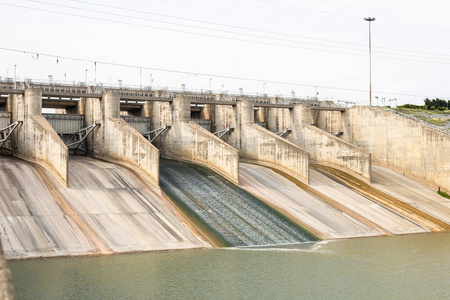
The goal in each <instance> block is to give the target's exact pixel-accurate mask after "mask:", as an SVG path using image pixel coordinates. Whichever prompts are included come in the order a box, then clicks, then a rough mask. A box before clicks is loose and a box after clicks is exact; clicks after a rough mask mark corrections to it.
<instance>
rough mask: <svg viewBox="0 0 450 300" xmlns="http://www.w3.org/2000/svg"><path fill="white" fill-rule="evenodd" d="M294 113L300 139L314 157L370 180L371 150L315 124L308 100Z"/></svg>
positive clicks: (297, 135) (297, 107) (295, 129)
mask: <svg viewBox="0 0 450 300" xmlns="http://www.w3.org/2000/svg"><path fill="white" fill-rule="evenodd" d="M292 115H293V127H294V132H295V135H296V137H297V142H296V143H297V145H299V146H300V147H302V148H304V149H305V150H306V151H308V152H309V154H310V158H311V159H312V160H313V161H315V162H316V163H320V164H323V165H330V166H332V167H334V168H337V169H340V170H342V171H344V172H347V173H349V174H351V175H353V176H356V177H359V178H361V179H363V180H366V181H370V178H371V174H370V172H371V156H370V153H368V152H367V151H364V150H363V149H361V148H358V147H357V146H355V145H352V144H350V143H348V142H346V141H344V140H342V139H340V138H338V137H336V136H334V135H332V134H329V133H327V132H325V131H323V130H321V129H319V128H317V127H315V126H312V125H311V121H310V120H311V108H310V107H308V106H306V105H304V104H299V105H295V106H294V109H293V113H292Z"/></svg>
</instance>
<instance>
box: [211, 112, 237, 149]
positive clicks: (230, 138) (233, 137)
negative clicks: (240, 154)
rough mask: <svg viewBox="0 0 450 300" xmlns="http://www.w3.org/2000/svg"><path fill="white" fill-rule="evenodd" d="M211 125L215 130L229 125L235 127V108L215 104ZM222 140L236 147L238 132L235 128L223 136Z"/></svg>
mask: <svg viewBox="0 0 450 300" xmlns="http://www.w3.org/2000/svg"><path fill="white" fill-rule="evenodd" d="M212 120H213V123H212V127H213V130H214V131H215V132H217V131H220V130H224V129H228V128H230V126H233V127H234V128H236V108H235V107H233V106H232V105H216V106H215V107H214V111H213V118H212ZM222 139H223V141H225V142H226V143H228V144H229V145H231V146H232V147H233V148H235V149H237V148H238V140H239V132H238V131H237V130H236V129H235V130H233V131H231V132H229V133H227V134H226V135H224V136H223V138H222Z"/></svg>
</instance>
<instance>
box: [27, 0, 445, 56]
mask: <svg viewBox="0 0 450 300" xmlns="http://www.w3.org/2000/svg"><path fill="white" fill-rule="evenodd" d="M28 1H30V2H37V3H44V4H49V3H48V2H42V1H35V0H28ZM72 2H78V3H84V4H89V5H94V6H99V7H104V8H105V7H106V8H112V9H117V10H123V11H129V12H135V13H140V14H147V15H155V16H160V17H166V18H172V19H179V20H185V21H190V22H197V23H203V24H209V25H217V26H224V27H230V28H236V29H242V30H249V31H255V32H261V33H267V34H276V35H284V36H289V37H294V38H303V39H309V40H318V41H325V42H331V43H338V44H346V45H352V46H361V47H367V45H365V44H358V43H350V42H342V41H337V40H330V39H322V38H314V37H308V36H302V35H296V34H289V33H284V32H279V31H278V32H277V31H268V30H261V29H256V28H250V27H243V26H234V25H229V24H223V23H216V22H208V21H199V20H195V19H189V18H184V17H175V16H170V15H165V14H158V13H153V12H148V11H143V10H136V9H129V8H125V7H119V6H112V5H105V4H98V3H92V2H88V1H82V0H72ZM262 2H268V1H262ZM318 45H322V44H318ZM327 46H328V45H327ZM333 47H334V46H333ZM373 48H374V49H385V50H393V51H401V52H411V53H418V54H425V55H435V56H448V57H450V54H441V53H432V52H422V51H413V50H404V49H398V48H389V47H373ZM364 51H365V49H364ZM381 53H384V52H381ZM396 54H397V53H396Z"/></svg>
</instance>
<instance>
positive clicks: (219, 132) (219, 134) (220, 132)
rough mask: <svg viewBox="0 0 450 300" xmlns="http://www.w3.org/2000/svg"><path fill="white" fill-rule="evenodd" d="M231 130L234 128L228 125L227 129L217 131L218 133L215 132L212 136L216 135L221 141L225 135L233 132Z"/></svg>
mask: <svg viewBox="0 0 450 300" xmlns="http://www.w3.org/2000/svg"><path fill="white" fill-rule="evenodd" d="M233 130H234V126H233V125H230V127H228V128H227V129H222V130H219V131H217V132H214V133H213V134H214V135H217V137H218V138H219V139H222V138H223V137H224V136H225V134H227V133H228V132H231V131H233Z"/></svg>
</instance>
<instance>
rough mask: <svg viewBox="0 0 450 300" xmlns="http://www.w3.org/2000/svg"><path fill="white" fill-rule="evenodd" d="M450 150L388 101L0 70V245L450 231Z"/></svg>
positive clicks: (240, 242)
mask: <svg viewBox="0 0 450 300" xmlns="http://www.w3.org/2000/svg"><path fill="white" fill-rule="evenodd" d="M47 108H49V109H50V108H51V109H54V110H55V113H43V112H42V111H43V109H47ZM449 149H450V136H449V135H448V134H447V133H444V132H440V131H437V130H435V129H433V128H430V127H427V126H426V125H423V124H419V123H417V122H414V121H412V120H410V119H407V118H404V117H401V116H399V115H396V114H393V113H390V112H386V111H383V110H382V109H380V108H374V107H352V108H342V107H336V106H334V105H332V104H331V103H327V102H320V101H304V100H300V99H279V98H264V97H250V96H244V95H213V94H200V93H198V94H196V93H188V92H168V91H152V90H148V91H144V90H133V89H103V88H99V87H73V86H61V85H38V84H30V83H21V82H16V83H1V84H0V166H1V168H0V225H1V243H2V247H3V249H4V254H5V256H6V257H7V258H8V259H22V258H33V257H50V256H67V255H94V254H110V253H121V252H134V251H153V250H172V249H192V248H206V247H214V246H254V245H268V244H280V243H282V244H286V243H299V242H305V241H313V240H320V239H339V238H353V237H367V236H380V235H396V234H410V233H425V232H436V231H448V230H450V200H449V199H446V198H444V197H441V196H440V195H439V194H437V193H436V191H437V190H440V191H443V192H446V193H450V155H449ZM161 158H162V159H161Z"/></svg>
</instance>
